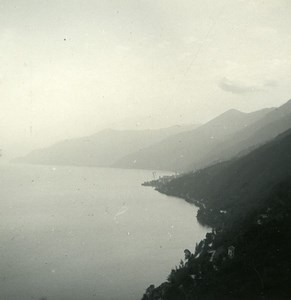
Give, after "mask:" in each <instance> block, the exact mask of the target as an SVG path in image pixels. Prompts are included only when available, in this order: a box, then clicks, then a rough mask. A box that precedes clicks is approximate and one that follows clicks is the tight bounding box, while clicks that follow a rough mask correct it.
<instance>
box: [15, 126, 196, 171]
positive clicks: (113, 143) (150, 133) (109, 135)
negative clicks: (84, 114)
mask: <svg viewBox="0 0 291 300" xmlns="http://www.w3.org/2000/svg"><path fill="white" fill-rule="evenodd" d="M195 127H197V125H187V126H173V127H169V128H164V129H156V130H124V131H119V130H112V129H106V130H103V131H100V132H98V133H96V134H94V135H91V136H88V137H82V138H76V139H71V140H64V141H61V142H59V143H56V144H54V145H52V146H50V147H47V148H43V149H38V150H35V151H32V152H31V153H29V154H28V155H26V156H24V157H21V158H18V159H16V160H14V161H15V162H25V163H31V164H49V165H83V166H98V167H109V166H111V165H112V164H113V163H114V162H115V161H116V160H118V159H120V158H121V157H123V156H125V155H128V154H130V153H132V152H135V151H138V150H139V149H142V148H144V147H148V146H150V145H152V144H154V143H157V142H159V141H161V140H163V139H165V138H167V137H169V136H171V135H175V134H177V133H180V132H182V131H184V130H190V129H193V128H195Z"/></svg>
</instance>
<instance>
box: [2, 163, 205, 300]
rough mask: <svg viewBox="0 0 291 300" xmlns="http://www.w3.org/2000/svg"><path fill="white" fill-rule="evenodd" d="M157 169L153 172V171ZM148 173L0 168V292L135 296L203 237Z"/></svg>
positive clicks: (52, 299)
mask: <svg viewBox="0 0 291 300" xmlns="http://www.w3.org/2000/svg"><path fill="white" fill-rule="evenodd" d="M158 175H162V173H161V174H158ZM152 176H153V175H152V172H151V171H139V170H119V169H98V168H85V167H84V168H82V167H51V166H26V165H2V166H1V167H0V255H1V259H0V270H1V271H0V298H1V299H5V300H18V299H21V300H26V299H36V300H39V299H47V300H59V299H62V300H67V299H68V300H69V299H70V300H80V299H82V300H89V299H90V300H91V299H98V300H99V299H106V300H107V299H114V300H115V299H124V300H125V299H126V300H131V299H140V298H141V296H142V294H143V292H144V290H145V288H146V287H147V286H148V285H150V284H151V283H154V284H159V283H161V282H162V281H164V280H165V279H166V277H167V275H168V274H169V272H170V269H171V268H172V267H174V266H175V264H178V263H179V261H180V259H181V258H182V257H183V250H184V249H185V248H189V249H191V248H192V249H193V248H194V247H195V243H196V242H197V241H199V240H200V239H201V238H202V237H203V236H204V235H205V233H206V229H205V228H202V227H201V226H200V225H199V224H198V223H197V222H196V218H195V217H196V208H195V207H194V206H191V205H190V204H188V203H186V202H185V201H183V200H181V199H177V198H173V197H167V196H165V195H162V194H160V193H158V192H156V191H154V190H153V189H151V188H148V187H142V186H141V183H142V182H143V181H145V180H150V179H152Z"/></svg>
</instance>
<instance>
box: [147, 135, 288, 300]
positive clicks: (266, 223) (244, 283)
mask: <svg viewBox="0 0 291 300" xmlns="http://www.w3.org/2000/svg"><path fill="white" fill-rule="evenodd" d="M290 171H291V131H287V132H286V133H284V134H283V135H281V136H279V137H278V138H276V139H275V140H274V141H272V142H270V143H268V144H266V145H264V146H262V147H260V148H258V149H257V150H255V151H253V152H251V153H250V154H248V155H246V156H244V157H242V158H240V159H237V160H232V161H228V162H225V163H221V164H218V165H214V166H212V167H209V168H207V169H204V170H201V171H199V172H196V173H192V174H187V175H184V176H181V177H179V178H173V179H172V180H168V181H167V182H166V183H162V182H161V181H156V182H153V183H152V184H154V185H155V187H156V188H157V189H158V190H159V191H161V192H164V193H167V194H169V195H175V196H180V197H184V198H185V199H186V200H187V201H190V202H193V203H195V204H196V205H198V206H199V212H198V216H197V217H198V220H199V221H200V222H201V223H204V224H208V225H211V226H212V227H213V230H212V233H208V234H207V235H206V237H205V239H204V240H203V241H201V242H200V243H199V244H198V245H197V246H196V249H195V251H194V253H193V254H192V255H190V256H188V258H187V259H186V262H185V263H183V262H182V263H181V264H180V266H179V267H177V268H176V269H175V270H172V272H171V274H170V275H169V277H168V282H167V283H165V284H164V285H162V286H160V287H158V288H156V289H154V288H152V291H151V292H150V293H148V294H145V295H144V298H143V299H144V300H152V299H165V300H166V299H181V300H182V299H206V300H207V299H216V298H217V297H220V298H221V299H274V300H275V299H290V297H291V285H290V282H291V231H290V228H291V173H290ZM153 295H154V296H153Z"/></svg>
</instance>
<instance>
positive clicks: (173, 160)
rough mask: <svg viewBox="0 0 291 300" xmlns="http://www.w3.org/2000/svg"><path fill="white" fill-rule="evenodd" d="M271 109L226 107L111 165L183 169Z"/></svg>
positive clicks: (202, 157)
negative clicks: (195, 125) (197, 124)
mask: <svg viewBox="0 0 291 300" xmlns="http://www.w3.org/2000/svg"><path fill="white" fill-rule="evenodd" d="M272 110H273V109H263V110H260V111H257V112H253V113H243V112H240V111H238V110H234V109H232V110H229V111H227V112H225V113H223V114H222V115H220V116H218V117H217V118H215V119H213V120H211V121H210V122H208V123H206V124H205V125H202V126H200V127H198V128H197V129H194V130H190V131H187V132H182V133H179V134H177V135H173V136H171V137H169V138H167V139H165V140H163V141H161V142H158V143H156V144H154V145H151V146H149V147H147V148H143V149H141V150H139V151H137V152H135V153H133V154H130V155H128V156H125V157H123V158H122V159H120V160H119V161H117V162H116V163H115V164H114V166H116V167H121V168H140V169H162V170H172V171H183V170H185V169H187V168H188V167H189V166H192V165H193V164H194V163H195V162H200V161H202V160H203V159H204V158H205V155H206V154H207V152H209V151H215V150H216V149H217V146H218V145H219V144H220V143H222V142H223V141H225V140H228V138H229V137H231V136H233V135H234V134H236V133H237V132H239V131H241V130H243V129H247V128H249V127H250V126H251V125H252V124H254V123H256V122H257V121H258V120H260V119H261V118H263V117H264V116H266V115H267V114H268V113H270V112H271V111H272Z"/></svg>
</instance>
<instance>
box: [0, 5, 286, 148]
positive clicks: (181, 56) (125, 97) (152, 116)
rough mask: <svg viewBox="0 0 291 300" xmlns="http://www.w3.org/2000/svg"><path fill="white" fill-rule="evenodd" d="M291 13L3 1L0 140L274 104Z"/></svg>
mask: <svg viewBox="0 0 291 300" xmlns="http://www.w3.org/2000/svg"><path fill="white" fill-rule="evenodd" d="M290 16H291V1H290V0H265V1H263V0H219V1H214V0H163V1H162V0H94V1H93V0H92V1H90V0H78V1H77V0H58V1H56V0H35V1H32V0H26V1H23V0H0V103H1V110H0V135H1V143H2V146H1V145H0V146H1V147H2V148H5V147H7V145H10V147H11V145H14V146H13V147H15V145H16V144H17V149H18V150H19V149H24V150H27V149H30V148H34V147H39V146H44V145H47V144H50V143H52V142H54V141H57V140H60V139H63V138H71V137H76V136H82V135H88V134H91V133H94V132H96V131H98V130H100V129H102V128H104V127H109V126H115V127H116V126H118V125H120V126H122V127H132V128H133V127H135V128H139V127H140V128H141V127H147V126H151V127H164V126H169V125H173V124H178V123H194V122H205V121H206V120H208V119H210V118H212V117H215V116H216V115H218V114H219V113H222V112H223V111H225V110H227V109H230V108H236V109H239V110H242V111H246V112H247V111H253V110H257V109H260V108H263V107H270V106H278V105H280V104H282V103H284V102H286V101H287V100H288V99H290V98H291V18H290ZM137 121H140V124H138V123H137ZM7 149H8V148H7ZM24 150H23V151H24Z"/></svg>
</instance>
